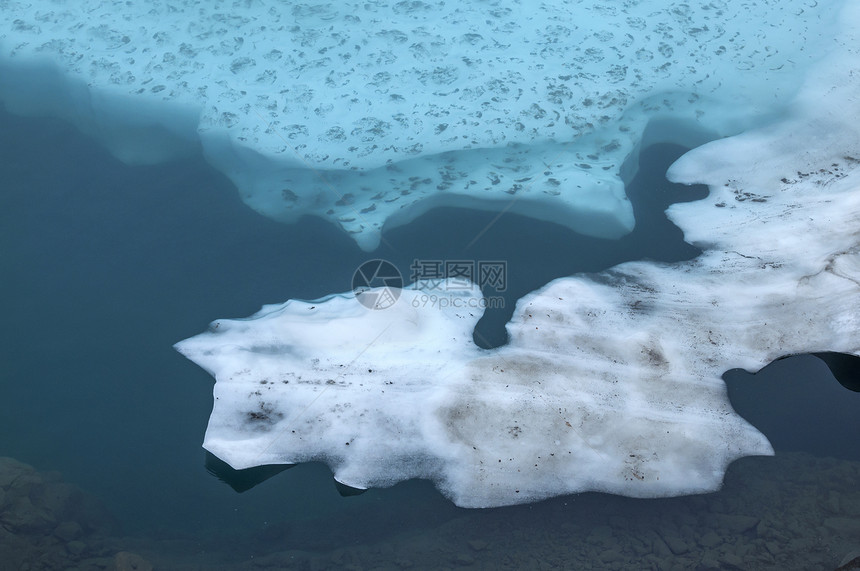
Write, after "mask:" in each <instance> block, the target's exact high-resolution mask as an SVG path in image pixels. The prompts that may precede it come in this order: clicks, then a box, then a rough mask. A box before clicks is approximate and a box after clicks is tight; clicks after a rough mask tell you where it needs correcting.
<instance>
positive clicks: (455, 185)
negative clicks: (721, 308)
mask: <svg viewBox="0 0 860 571" xmlns="http://www.w3.org/2000/svg"><path fill="white" fill-rule="evenodd" d="M843 3H844V2H843V0H817V1H816V2H810V1H809V0H782V1H780V2H746V1H741V0H715V1H712V2H708V3H705V2H693V3H684V2H667V1H665V0H632V1H626V2H614V3H613V2H603V1H600V2H597V1H589V0H580V1H573V2H572V1H568V0H550V1H545V2H541V3H539V4H535V3H532V2H522V1H516V0H495V1H482V2H466V3H463V2H450V1H441V0H437V1H422V0H407V1H401V2H397V1H390V2H389V1H379V0H368V1H361V2H350V1H344V2H331V3H327V2H316V1H311V2H307V3H270V2H239V1H234V2H229V1H200V0H173V1H170V2H167V1H159V0H153V1H148V2H141V3H137V4H135V3H131V4H130V3H127V2H119V1H102V0H98V1H96V0H81V1H80V2H75V3H73V4H66V3H60V2H52V1H48V0H42V1H28V2H19V1H14V0H0V100H2V101H3V102H4V103H5V105H6V106H7V107H8V108H9V109H11V110H13V111H17V112H20V113H32V114H46V113H48V114H55V115H59V116H61V117H65V118H66V119H69V120H71V121H73V122H74V123H75V124H76V125H78V126H79V127H80V128H81V129H83V130H85V131H86V132H88V133H91V134H92V135H93V136H95V137H97V138H98V139H100V140H101V141H102V142H104V143H105V144H106V145H107V146H108V148H110V149H111V150H112V151H113V152H114V153H115V154H116V155H117V156H119V157H121V158H122V159H124V160H126V161H129V162H152V161H160V160H166V159H169V158H171V157H175V156H179V155H182V154H183V153H188V152H193V151H195V150H196V149H197V148H198V147H199V146H201V145H202V148H203V150H204V152H205V154H206V156H207V158H208V160H209V161H210V162H211V163H212V165H213V166H215V167H216V168H218V169H220V170H221V171H222V172H224V173H225V174H226V175H227V176H229V177H230V178H231V179H232V180H233V181H234V182H235V183H236V185H237V186H238V188H239V191H240V193H241V196H242V199H243V200H244V201H245V202H246V203H247V204H249V205H250V206H251V207H253V208H254V209H256V210H258V211H259V212H261V213H263V214H265V215H267V216H271V217H273V218H275V219H278V220H282V221H292V220H295V219H297V218H298V217H299V216H301V215H304V214H312V215H317V216H321V217H323V218H326V219H329V220H331V221H332V222H334V223H336V224H338V225H340V226H341V227H343V228H344V229H345V230H346V231H347V232H349V233H351V234H352V235H353V236H354V238H355V239H356V241H357V242H358V243H359V245H361V246H362V247H363V248H365V249H372V248H374V247H375V246H376V245H377V244H378V243H379V240H380V232H381V230H382V229H383V227H385V226H386V225H387V226H388V227H390V226H392V225H396V224H403V223H406V222H408V221H409V220H411V219H412V218H414V217H415V216H418V215H419V214H421V213H422V212H424V211H426V210H427V209H429V208H432V207H435V206H443V205H457V206H467V207H470V208H484V209H501V208H510V207H511V202H512V201H513V209H514V211H517V212H520V213H523V214H526V215H530V216H533V217H537V218H540V219H544V220H551V221H554V222H557V223H560V224H564V225H566V226H568V227H570V228H573V229H575V230H577V231H580V232H582V233H587V234H591V235H595V236H601V237H618V236H621V235H623V234H624V233H626V232H628V231H629V230H630V229H631V228H632V227H633V224H634V221H633V216H632V210H631V207H630V204H629V202H628V201H627V199H626V196H625V194H624V185H623V181H624V180H625V179H629V178H630V176H631V174H632V171H633V169H634V168H635V158H636V153H635V149H636V146H637V145H638V144H639V143H640V138H641V135H642V132H643V129H644V127H645V125H646V123H647V122H648V121H649V120H650V119H652V118H655V117H673V118H676V119H685V120H688V121H689V123H690V125H691V126H694V127H696V128H698V129H705V130H707V131H709V132H710V133H711V134H712V136H713V137H720V136H727V135H732V134H736V133H738V132H740V131H741V130H742V129H745V128H749V127H751V126H755V125H757V124H760V123H761V122H762V121H763V120H764V119H766V118H768V117H769V116H772V115H775V114H779V113H781V112H782V110H783V109H782V108H783V106H784V105H785V104H786V102H787V101H789V100H790V99H791V97H792V96H793V95H794V93H795V91H796V88H797V86H799V85H800V84H801V82H802V79H803V77H804V76H805V75H806V74H807V72H808V71H809V69H810V68H811V67H812V66H813V64H814V63H815V62H816V61H817V60H818V59H819V58H820V56H821V52H822V50H823V49H824V48H825V47H826V46H827V45H829V42H828V40H829V38H830V37H831V34H832V30H833V27H834V26H835V19H836V16H837V14H838V7H839V6H841V5H842V4H843ZM660 136H661V137H662V138H664V139H670V140H675V141H677V142H683V139H684V137H685V135H684V134H683V133H680V132H668V133H662V134H661V135H660ZM628 158H629V159H630V161H629V163H628V165H627V167H625V168H622V167H623V165H624V164H625V161H626V160H628Z"/></svg>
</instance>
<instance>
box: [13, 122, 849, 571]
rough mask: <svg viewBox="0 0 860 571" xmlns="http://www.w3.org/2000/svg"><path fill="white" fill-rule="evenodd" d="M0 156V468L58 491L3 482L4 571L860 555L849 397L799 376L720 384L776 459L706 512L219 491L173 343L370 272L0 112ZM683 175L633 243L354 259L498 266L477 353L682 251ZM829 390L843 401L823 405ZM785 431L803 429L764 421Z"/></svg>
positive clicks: (189, 181) (319, 475)
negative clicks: (558, 282) (677, 216)
mask: <svg viewBox="0 0 860 571" xmlns="http://www.w3.org/2000/svg"><path fill="white" fill-rule="evenodd" d="M0 133H1V134H0V180H2V181H3V189H2V192H0V276H2V281H0V314H2V315H3V317H4V327H2V328H0V331H2V333H0V335H2V338H0V346H2V347H3V350H2V351H3V353H2V361H0V362H1V363H2V365H1V366H2V368H0V375H2V377H0V387H2V398H0V455H2V456H10V457H14V458H16V459H17V460H20V461H22V462H26V463H27V464H32V465H34V466H36V467H38V469H39V470H40V471H43V470H58V471H60V472H61V473H62V479H60V477H59V476H58V475H56V474H54V475H45V474H44V473H43V472H34V471H32V470H31V469H30V468H28V467H26V466H23V467H22V466H21V465H20V464H17V463H15V462H12V461H8V460H6V461H3V462H2V463H0V468H2V470H0V490H2V493H0V521H2V523H3V525H2V526H0V559H2V560H3V561H13V562H19V561H24V560H26V561H28V562H30V564H31V566H32V568H66V567H68V566H70V565H72V562H78V563H77V564H78V567H79V568H81V569H84V568H94V569H95V568H100V569H104V568H108V567H109V566H110V565H113V566H114V568H117V567H119V568H123V567H122V565H126V567H124V568H132V567H133V565H134V563H133V562H134V561H137V562H138V563H137V564H138V565H144V563H141V561H144V560H146V561H149V562H150V563H154V564H156V565H157V566H158V568H160V569H162V568H181V567H182V566H183V565H196V566H202V567H205V568H216V567H218V566H220V567H221V568H224V569H231V568H242V567H246V568H259V567H262V568H266V567H270V568H283V567H286V566H290V565H294V566H297V567H300V568H301V567H305V566H307V567H309V568H326V567H345V566H349V565H353V566H355V567H356V568H364V567H368V568H373V567H379V566H386V567H390V568H401V567H402V568H410V567H411V568H438V567H445V566H457V565H464V566H466V565H475V566H481V567H493V568H499V567H510V568H523V567H534V568H539V567H540V566H544V567H547V566H549V567H565V566H566V567H569V568H589V566H591V567H594V568H617V569H621V568H661V569H663V568H666V569H670V568H679V569H688V568H696V567H699V568H703V569H708V568H713V569H717V568H730V567H732V566H734V567H737V568H743V569H750V568H774V567H779V568H786V569H809V568H828V567H829V568H833V567H835V566H836V565H838V564H839V563H840V560H841V559H842V558H843V557H844V556H845V555H846V554H848V553H849V552H850V551H851V549H853V546H854V545H855V544H860V531H858V527H860V523H858V521H860V495H858V492H857V491H856V490H854V487H855V485H856V482H857V481H858V464H856V463H853V462H850V461H846V460H833V459H824V458H822V456H824V455H832V456H842V457H849V458H851V459H853V460H858V459H860V458H858V457H857V456H855V455H853V452H851V451H850V450H849V448H851V447H852V446H854V443H853V441H854V437H853V435H854V434H857V431H856V429H857V428H858V427H857V421H856V418H857V415H856V414H855V415H850V411H851V410H853V409H851V408H850V407H851V406H852V404H851V403H853V401H849V400H847V399H846V398H845V394H847V393H848V391H845V390H844V389H842V387H841V386H839V385H837V384H835V381H833V379H832V377H830V376H829V373H828V372H827V370H826V368H818V369H816V368H815V367H801V368H798V367H790V368H788V370H783V371H781V372H780V373H779V375H780V378H781V379H783V382H782V384H781V385H779V384H778V383H777V381H774V380H771V381H767V382H763V383H761V384H756V385H752V384H749V385H747V386H748V387H753V386H755V387H759V388H757V389H756V391H758V392H755V391H753V392H755V394H752V393H750V391H747V395H746V398H741V397H742V396H743V395H740V393H737V391H736V390H735V388H734V387H735V386H737V383H738V382H739V380H738V378H734V377H731V376H729V377H727V379H728V380H729V383H730V387H732V391H733V392H734V393H736V394H738V395H739V396H738V399H739V400H738V401H737V405H738V407H739V408H738V410H739V411H740V412H741V414H743V415H745V416H746V417H747V418H749V419H750V420H751V421H753V422H754V423H756V424H757V426H760V428H761V429H762V430H764V431H765V432H766V433H767V434H768V436H770V437H771V438H772V439H773V440H774V443H775V444H776V445H777V446H776V447H777V450H778V452H782V451H785V452H786V453H785V454H780V455H779V456H778V457H777V458H748V459H744V460H742V461H739V462H737V463H736V464H735V465H733V466H732V468H731V469H730V470H729V473H728V476H727V480H726V482H727V483H726V488H725V489H724V490H723V491H722V492H719V493H717V494H710V495H707V496H697V497H689V498H676V499H669V500H649V501H642V500H630V499H625V498H618V497H612V496H605V495H600V494H581V495H578V496H571V497H566V498H558V499H555V500H551V501H547V502H543V503H541V504H537V505H533V506H519V507H512V508H503V509H494V510H473V511H470V510H462V509H458V508H455V507H453V506H452V505H451V504H450V503H449V502H448V501H447V500H445V499H444V498H442V497H441V496H440V495H439V494H438V493H437V492H436V491H435V490H433V488H432V486H430V485H429V484H427V483H425V482H406V483H404V484H400V485H398V486H395V487H394V488H392V489H389V490H371V491H369V492H367V493H365V494H363V495H361V496H356V497H350V498H341V497H340V495H339V494H338V492H337V490H336V489H335V486H334V485H333V483H332V480H331V475H330V473H329V472H328V470H327V469H326V468H325V467H324V466H321V465H318V464H309V465H302V466H298V467H296V468H294V469H291V470H288V471H286V472H284V473H282V474H279V475H277V476H275V477H274V478H271V479H269V480H267V481H265V482H263V483H262V484H260V485H259V486H257V487H254V488H253V489H250V490H249V491H247V492H245V493H243V494H237V493H236V492H235V491H233V490H232V489H231V488H230V487H229V486H227V485H225V484H224V483H222V482H220V481H219V480H218V479H216V478H214V477H212V476H210V475H209V474H208V473H207V471H206V468H205V465H204V452H203V451H202V450H201V448H200V442H201V441H202V436H203V431H204V429H205V426H206V421H207V418H208V413H209V410H210V408H211V398H212V397H211V380H210V378H209V377H208V375H207V374H206V373H205V372H203V371H202V370H199V369H198V368H197V367H195V366H194V365H192V364H191V363H189V362H187V361H185V360H184V359H183V358H181V357H180V356H179V355H178V354H176V353H175V352H174V351H173V349H172V348H171V347H172V344H173V343H175V342H176V341H178V340H180V339H184V338H186V337H189V336H191V335H194V334H196V333H197V332H199V331H200V330H202V329H203V328H204V327H205V325H206V324H207V323H208V322H209V321H211V320H213V319H215V318H217V317H235V316H244V315H248V314H251V313H253V312H255V311H256V310H257V309H258V308H259V306H260V305H262V304H264V303H277V302H282V301H284V300H285V299H287V298H290V297H293V298H305V299H313V298H317V297H319V296H321V295H325V294H328V293H332V292H339V291H345V290H348V289H349V288H350V283H351V278H352V273H353V271H354V269H355V268H356V267H358V265H360V264H361V263H362V262H363V261H365V260H366V259H367V258H368V257H369V256H368V255H367V254H366V253H363V252H361V251H359V250H358V249H357V248H356V246H355V245H354V244H353V243H352V242H351V240H350V239H349V238H348V237H347V236H346V235H344V234H342V233H340V231H338V230H336V229H335V228H333V227H331V226H329V225H327V224H326V223H324V222H321V221H317V220H310V219H308V220H303V221H301V222H300V223H299V224H296V225H294V226H283V225H279V224H277V223H274V222H271V221H269V220H267V219H264V218H262V217H260V216H258V215H256V214H254V213H253V212H251V211H250V210H248V209H247V208H246V207H244V206H243V205H242V204H241V202H240V201H239V200H238V198H237V197H236V195H235V191H234V189H232V187H231V186H230V184H229V183H228V182H227V181H226V180H225V179H224V178H223V177H222V176H221V175H219V174H217V173H215V172H213V171H212V170H211V169H209V168H208V167H207V166H206V165H205V164H204V163H203V161H202V160H188V161H183V162H177V163H172V164H168V165H161V166H158V167H126V166H123V165H120V164H118V163H117V162H116V161H115V160H113V159H112V158H110V157H109V156H107V155H106V154H105V153H104V152H102V151H101V150H100V149H98V148H97V147H95V146H93V145H91V144H90V143H89V142H88V141H87V140H85V139H83V138H82V137H80V136H79V135H77V134H76V133H75V132H74V131H73V130H72V129H70V128H69V127H67V126H65V125H63V124H60V123H57V122H54V121H50V120H34V119H21V118H17V117H12V116H8V115H5V114H0ZM679 152H680V150H679V149H677V148H672V147H659V148H652V149H650V150H649V152H648V154H647V155H646V156H644V157H643V160H642V161H641V163H642V165H643V169H642V173H641V175H640V177H639V178H638V179H637V181H635V183H634V184H633V185H632V187H631V188H630V189H629V190H630V195H631V200H632V201H633V202H634V205H635V208H636V212H637V229H636V231H635V232H634V234H633V235H631V236H629V237H627V238H625V239H622V240H619V241H602V240H597V239H593V238H585V237H582V236H578V235H576V234H574V233H572V232H571V231H569V230H567V229H564V228H562V227H558V226H555V225H551V224H540V223H537V222H535V221H532V220H528V219H524V218H521V217H517V216H514V215H512V214H506V215H505V216H502V217H501V218H499V219H498V220H497V221H496V222H495V223H493V220H494V219H495V218H496V215H495V214H492V213H481V212H478V213H476V212H465V211H457V210H451V209H447V210H437V211H434V212H431V213H430V214H428V215H426V216H424V217H422V218H421V219H419V220H417V221H416V222H415V223H413V224H411V225H409V226H408V227H402V228H398V229H395V230H393V231H391V232H390V233H388V234H387V235H386V242H387V244H388V245H386V246H383V247H382V248H381V249H380V250H379V251H378V252H375V253H374V254H373V257H377V256H378V257H383V258H386V259H388V260H390V261H392V262H393V263H394V264H395V265H397V267H398V268H400V269H401V271H402V272H403V274H404V275H408V273H409V271H408V268H409V265H410V263H411V262H412V260H413V259H415V258H419V259H441V260H445V259H470V260H497V259H503V260H505V261H507V263H508V288H507V292H506V293H505V305H504V307H503V308H499V309H496V310H493V311H491V312H489V313H488V315H487V316H486V317H485V319H483V320H482V321H481V323H480V324H479V328H478V331H477V333H476V341H477V342H478V343H479V344H481V345H484V346H494V345H499V344H501V343H504V341H505V333H504V323H505V322H506V321H507V319H508V318H509V317H510V314H511V312H512V311H513V306H514V303H515V301H516V299H517V298H519V297H520V296H522V295H523V294H525V293H527V292H529V291H531V290H533V289H535V288H537V287H540V286H542V285H544V284H545V283H546V282H547V281H549V280H551V279H553V278H555V277H558V276H562V275H568V274H571V273H574V272H583V271H585V272H591V271H599V270H601V269H603V268H606V267H609V266H611V265H613V264H616V263H619V262H622V261H625V260H629V259H641V258H649V259H658V260H665V261H671V260H680V259H687V258H689V257H691V256H694V255H695V254H696V250H695V249H694V248H693V247H692V246H689V245H687V244H684V243H683V242H682V241H681V234H680V231H678V229H677V228H675V227H674V226H672V225H671V224H669V223H668V222H667V221H666V219H665V217H664V216H663V215H662V214H661V211H662V209H663V208H665V206H666V205H667V204H669V203H670V202H672V201H678V200H682V199H685V198H688V199H692V198H697V197H700V196H702V193H703V190H702V189H691V188H683V187H676V186H672V185H669V184H668V183H666V182H665V181H664V180H663V179H662V173H663V172H664V171H665V169H666V167H667V166H668V164H669V163H670V162H671V161H672V160H673V158H674V157H676V156H677V155H678V153H679ZM491 223H492V224H491ZM488 226H489V228H488ZM482 232H483V233H482ZM479 234H480V238H479V239H477V240H475V237H476V236H478V235H479ZM733 374H734V373H733ZM768 374H769V372H768V371H765V372H762V373H759V375H757V379H764V378H766V376H767V375H768ZM786 379H789V380H790V379H800V381H797V383H800V382H801V381H802V382H803V383H805V385H806V387H807V388H806V389H804V391H805V392H804V391H800V392H798V391H797V390H786V389H785V387H787V386H795V385H796V384H797V383H795V385H792V384H787V382H786V381H785V380H786ZM792 382H794V381H792ZM768 383H770V384H768ZM774 383H777V384H774ZM826 383H832V385H828V386H829V387H835V388H836V389H838V390H830V388H828V389H827V390H824V389H821V390H819V387H824V386H825V384H826ZM762 387H764V388H762ZM750 390H752V389H750ZM810 394H813V395H815V396H816V400H814V401H811V400H810V399H809V398H808V395H810ZM851 394H852V396H855V394H854V393H851ZM751 395H752V396H751ZM777 395H778V396H777ZM733 398H735V396H734V395H733ZM853 405H854V406H856V403H853ZM846 407H848V408H846ZM788 408H790V409H791V411H792V413H791V415H790V416H788V417H787V418H790V419H792V420H794V419H798V418H800V419H802V421H803V422H799V421H796V422H785V418H786V417H784V418H783V421H780V422H776V421H773V419H772V418H770V419H769V418H768V415H769V414H772V413H773V411H778V412H783V413H784V412H785V411H786V410H787V409H788ZM831 411H837V412H836V414H829V413H830V412H831ZM828 415H829V416H830V418H831V419H832V420H839V423H838V427H832V428H833V431H835V433H834V434H833V435H831V436H832V438H828V434H827V432H824V431H823V430H815V431H812V430H807V431H803V430H800V431H799V432H800V433H801V434H800V435H798V434H797V427H798V426H799V425H801V424H803V423H806V425H807V426H813V425H816V426H820V422H821V419H823V418H827V417H828ZM761 422H763V424H761ZM852 422H853V424H852ZM816 423H818V424H816ZM791 426H793V427H795V428H794V429H795V432H791V430H789V427H791ZM851 430H853V432H851ZM813 432H814V433H815V435H816V438H806V439H803V438H802V437H801V436H803V435H805V436H809V435H810V434H811V433H813ZM789 451H802V452H789ZM10 474H12V475H11V476H10ZM72 486H76V487H80V488H83V489H84V490H87V494H84V493H82V492H80V491H79V490H77V489H76V488H73V487H72ZM96 498H97V499H96ZM120 552H122V553H123V555H121V556H118V555H117V554H118V553H120ZM14 557H17V559H14ZM117 557H120V559H119V560H117ZM135 557H140V558H142V559H141V560H137V559H134V558H135ZM22 558H23V559H22ZM39 558H42V559H41V561H42V563H37V562H38V561H39V560H40V559H39ZM40 565H41V567H40ZM88 566H89V567H88ZM138 568H144V567H140V566H138Z"/></svg>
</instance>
